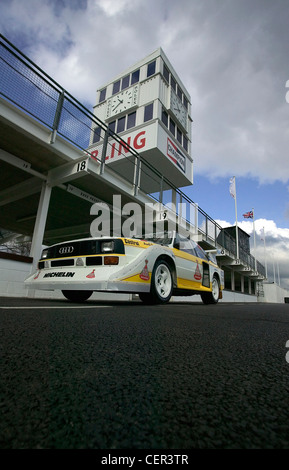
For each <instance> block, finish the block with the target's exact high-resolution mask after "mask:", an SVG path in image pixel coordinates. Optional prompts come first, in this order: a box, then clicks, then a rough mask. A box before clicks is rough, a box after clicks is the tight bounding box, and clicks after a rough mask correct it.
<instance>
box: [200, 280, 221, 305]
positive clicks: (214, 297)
mask: <svg viewBox="0 0 289 470" xmlns="http://www.w3.org/2000/svg"><path fill="white" fill-rule="evenodd" d="M219 295H220V282H219V279H218V278H217V277H216V276H214V277H213V280H212V292H204V293H203V294H201V298H202V301H203V303H204V304H206V305H208V304H216V303H217V302H218V300H219Z"/></svg>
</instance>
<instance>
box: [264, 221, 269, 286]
mask: <svg viewBox="0 0 289 470" xmlns="http://www.w3.org/2000/svg"><path fill="white" fill-rule="evenodd" d="M263 233H264V258H265V273H266V279H268V273H267V256H266V237H265V227H263Z"/></svg>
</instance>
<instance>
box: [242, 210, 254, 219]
mask: <svg viewBox="0 0 289 470" xmlns="http://www.w3.org/2000/svg"><path fill="white" fill-rule="evenodd" d="M243 217H244V218H245V219H253V217H254V214H253V211H249V212H245V214H243Z"/></svg>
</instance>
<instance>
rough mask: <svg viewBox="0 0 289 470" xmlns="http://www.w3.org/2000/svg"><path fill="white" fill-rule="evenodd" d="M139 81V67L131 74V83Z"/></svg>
mask: <svg viewBox="0 0 289 470" xmlns="http://www.w3.org/2000/svg"><path fill="white" fill-rule="evenodd" d="M138 82H139V69H138V70H136V71H135V72H132V74H131V85H133V84H134V83H138Z"/></svg>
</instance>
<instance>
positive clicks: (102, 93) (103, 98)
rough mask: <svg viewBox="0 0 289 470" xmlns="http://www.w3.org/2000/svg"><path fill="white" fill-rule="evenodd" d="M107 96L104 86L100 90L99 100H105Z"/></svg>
mask: <svg viewBox="0 0 289 470" xmlns="http://www.w3.org/2000/svg"><path fill="white" fill-rule="evenodd" d="M105 96H106V88H103V89H102V90H100V93H99V102H100V103H101V102H102V101H104V100H105Z"/></svg>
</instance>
